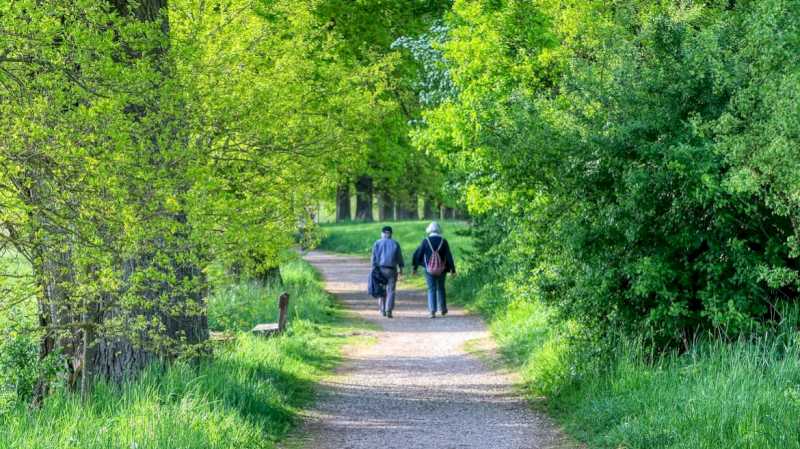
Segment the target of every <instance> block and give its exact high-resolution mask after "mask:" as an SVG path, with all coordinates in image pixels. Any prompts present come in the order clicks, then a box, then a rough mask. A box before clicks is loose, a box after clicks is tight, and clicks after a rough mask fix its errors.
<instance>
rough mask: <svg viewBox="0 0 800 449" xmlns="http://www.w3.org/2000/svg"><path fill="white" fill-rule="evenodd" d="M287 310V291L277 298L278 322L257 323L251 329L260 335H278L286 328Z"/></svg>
mask: <svg viewBox="0 0 800 449" xmlns="http://www.w3.org/2000/svg"><path fill="white" fill-rule="evenodd" d="M288 312H289V293H286V292H284V293H283V294H282V295H281V296H280V297H279V298H278V322H277V323H264V324H258V325H256V327H254V328H253V330H252V331H251V332H252V333H253V334H254V335H258V336H260V337H271V336H273V335H280V334H282V333H283V332H284V331H285V330H286V320H287V315H288Z"/></svg>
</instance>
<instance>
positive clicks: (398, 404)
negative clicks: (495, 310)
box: [299, 252, 566, 449]
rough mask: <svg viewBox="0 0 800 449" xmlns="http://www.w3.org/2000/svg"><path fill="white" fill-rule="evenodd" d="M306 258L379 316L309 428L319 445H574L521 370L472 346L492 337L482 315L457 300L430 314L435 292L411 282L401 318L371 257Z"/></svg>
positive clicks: (348, 448)
mask: <svg viewBox="0 0 800 449" xmlns="http://www.w3.org/2000/svg"><path fill="white" fill-rule="evenodd" d="M306 260H308V261H309V262H310V263H312V264H313V265H314V266H315V267H316V268H317V269H318V270H319V271H320V272H321V273H322V275H323V276H324V278H325V281H326V289H327V290H328V291H330V292H331V293H334V294H336V295H337V296H338V297H339V298H340V300H341V301H342V303H343V304H344V305H345V307H346V308H347V309H349V310H350V311H351V312H352V313H354V314H356V315H359V316H361V317H362V318H364V319H366V320H368V321H370V322H373V323H376V324H378V325H379V327H380V329H381V330H379V331H377V332H374V335H375V337H376V338H377V343H375V344H372V345H368V346H365V345H360V346H355V347H352V348H349V350H348V351H346V354H345V356H346V359H345V362H344V364H343V366H342V367H341V368H340V369H339V370H338V371H337V373H336V374H335V375H334V376H333V377H332V378H330V379H328V380H327V381H325V382H324V383H323V391H322V394H321V396H320V398H319V400H318V402H317V404H316V405H315V406H314V409H313V410H311V411H310V412H309V413H308V416H307V419H306V423H305V425H304V426H303V427H302V428H301V429H300V432H299V434H300V439H301V440H304V446H305V447H308V448H311V449H384V448H385V449H391V448H402V449H422V448H425V449H428V448H431V449H433V448H441V449H456V448H458V449H461V448H475V449H502V448H509V449H523V448H525V449H532V448H536V449H539V448H542V449H544V448H548V449H550V448H562V447H566V445H565V443H564V441H565V440H564V438H563V437H562V436H561V435H560V434H559V432H558V431H557V430H556V429H555V427H554V426H553V425H552V424H551V423H550V422H549V421H548V419H547V418H546V417H544V416H542V415H541V414H538V413H536V412H534V411H532V410H531V409H530V408H529V407H528V405H527V404H526V403H525V401H524V400H523V399H522V398H521V397H520V396H519V395H518V394H517V392H516V391H515V388H514V378H513V376H512V375H510V374H509V373H506V372H501V371H498V370H495V369H492V368H489V367H487V366H486V365H485V364H484V363H482V362H481V361H480V360H479V359H477V358H476V357H474V356H472V355H470V354H468V353H467V351H466V350H465V344H466V343H467V342H470V341H473V340H476V339H483V340H482V341H488V333H487V330H486V327H485V326H484V324H483V323H482V322H481V320H480V319H479V318H477V317H474V316H470V315H467V314H465V313H464V311H463V310H461V309H459V308H456V307H451V308H450V313H449V314H448V316H447V317H445V318H436V319H433V320H432V319H430V318H428V317H427V310H426V307H425V295H424V292H423V291H420V290H401V291H400V292H399V294H398V303H397V305H396V306H395V313H394V316H395V318H394V319H392V320H389V319H386V318H383V317H381V316H379V314H378V312H377V305H376V301H375V300H373V299H372V298H370V297H368V296H367V294H366V278H367V275H368V273H369V269H370V267H369V264H368V262H366V261H364V260H363V259H360V258H355V257H347V256H340V255H332V254H326V253H321V252H312V253H310V254H308V255H307V257H306Z"/></svg>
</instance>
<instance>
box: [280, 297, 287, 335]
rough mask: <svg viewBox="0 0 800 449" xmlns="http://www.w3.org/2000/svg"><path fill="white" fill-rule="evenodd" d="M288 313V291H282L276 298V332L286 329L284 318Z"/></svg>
mask: <svg viewBox="0 0 800 449" xmlns="http://www.w3.org/2000/svg"><path fill="white" fill-rule="evenodd" d="M288 314H289V293H287V292H283V294H282V295H281V296H280V297H279V298H278V332H283V331H285V330H286V318H287V315H288Z"/></svg>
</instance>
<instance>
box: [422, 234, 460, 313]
mask: <svg viewBox="0 0 800 449" xmlns="http://www.w3.org/2000/svg"><path fill="white" fill-rule="evenodd" d="M425 233H426V234H428V235H427V237H425V239H424V240H422V243H421V244H420V245H419V247H418V248H417V250H416V251H414V258H413V265H414V271H413V272H414V274H416V273H417V267H420V266H422V267H425V281H426V282H427V284H428V311H429V312H430V314H431V318H436V312H437V310H438V311H439V312H440V313H441V314H442V316H445V315H447V296H446V293H445V288H444V284H445V279H446V278H447V273H453V275H455V274H456V264H455V261H454V260H453V254H452V253H451V252H450V245H449V244H448V243H447V239H445V238H444V237H442V227H441V226H439V223H436V222H435V221H434V222H432V223H431V224H429V225H428V228H427V229H426V230H425Z"/></svg>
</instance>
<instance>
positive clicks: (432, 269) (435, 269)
mask: <svg viewBox="0 0 800 449" xmlns="http://www.w3.org/2000/svg"><path fill="white" fill-rule="evenodd" d="M425 240H427V241H428V245H429V246H430V247H431V258H430V259H428V262H427V263H426V264H425V269H426V270H427V271H428V274H431V275H433V276H439V275H441V274H442V273H444V271H445V270H446V269H447V267H446V266H445V263H444V260H442V256H441V255H439V250H441V249H442V245H444V239H442V241H441V242H439V248H438V249H434V248H433V244H432V243H431V239H430V238H427V237H426V238H425Z"/></svg>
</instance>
